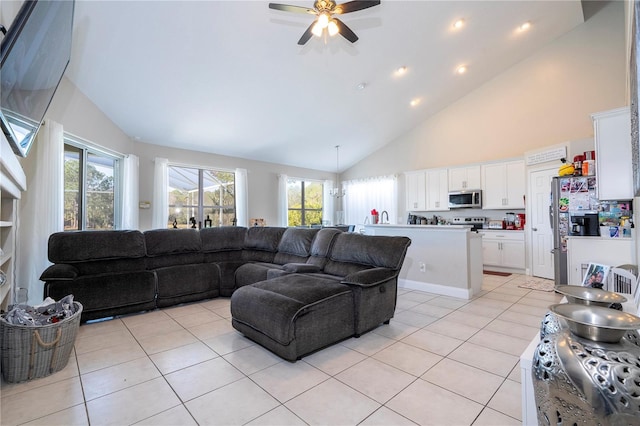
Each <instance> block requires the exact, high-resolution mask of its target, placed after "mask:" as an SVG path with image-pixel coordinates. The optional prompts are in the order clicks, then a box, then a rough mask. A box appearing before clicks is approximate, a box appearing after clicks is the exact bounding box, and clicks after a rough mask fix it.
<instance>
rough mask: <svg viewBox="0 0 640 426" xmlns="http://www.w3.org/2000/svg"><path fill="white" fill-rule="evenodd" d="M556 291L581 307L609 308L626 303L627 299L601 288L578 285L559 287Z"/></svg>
mask: <svg viewBox="0 0 640 426" xmlns="http://www.w3.org/2000/svg"><path fill="white" fill-rule="evenodd" d="M555 290H556V291H557V292H558V293H561V294H564V295H565V296H566V297H567V300H568V301H569V303H577V304H580V305H596V306H604V307H609V306H610V305H611V304H613V303H624V302H626V301H627V299H626V297H624V296H621V295H619V294H618V293H612V292H610V291H605V290H602V289H599V288H590V287H582V286H578V285H557V286H556V287H555Z"/></svg>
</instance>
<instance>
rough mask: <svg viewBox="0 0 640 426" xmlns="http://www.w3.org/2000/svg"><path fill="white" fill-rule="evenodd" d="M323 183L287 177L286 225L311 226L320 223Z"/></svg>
mask: <svg viewBox="0 0 640 426" xmlns="http://www.w3.org/2000/svg"><path fill="white" fill-rule="evenodd" d="M323 195H324V185H323V183H322V182H318V181H313V180H303V179H296V178H288V179H287V210H288V215H287V226H311V225H320V224H321V223H322V204H323Z"/></svg>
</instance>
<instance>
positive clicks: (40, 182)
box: [16, 119, 64, 304]
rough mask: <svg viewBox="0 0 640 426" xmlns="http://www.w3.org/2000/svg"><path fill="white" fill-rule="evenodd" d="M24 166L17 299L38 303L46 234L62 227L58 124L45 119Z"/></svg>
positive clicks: (60, 133) (61, 157)
mask: <svg viewBox="0 0 640 426" xmlns="http://www.w3.org/2000/svg"><path fill="white" fill-rule="evenodd" d="M34 159H35V161H33V160H34ZM23 166H24V168H25V174H26V175H27V191H26V192H25V193H24V194H23V198H22V199H21V200H20V207H19V210H18V220H17V222H18V225H17V233H18V234H17V235H19V239H18V243H17V247H16V252H17V253H16V283H17V288H16V296H17V297H16V299H17V300H16V301H17V302H27V303H29V304H38V303H40V302H42V299H43V287H42V285H43V284H42V282H41V281H40V280H39V278H40V275H41V274H42V272H43V271H44V270H45V269H46V268H47V267H48V266H49V265H51V262H49V261H48V257H47V249H48V239H49V235H51V234H53V233H54V232H59V231H62V230H63V229H64V195H63V194H64V193H63V188H64V134H63V129H62V125H61V124H59V123H56V122H55V121H51V120H49V119H47V120H46V122H45V124H44V125H43V126H42V128H40V130H39V131H38V136H37V138H36V143H35V144H34V147H33V148H32V151H31V153H30V155H29V157H28V158H27V160H26V161H25V162H24V163H23ZM25 292H26V293H27V294H24V293H25Z"/></svg>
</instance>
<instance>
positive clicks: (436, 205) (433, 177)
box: [426, 169, 449, 211]
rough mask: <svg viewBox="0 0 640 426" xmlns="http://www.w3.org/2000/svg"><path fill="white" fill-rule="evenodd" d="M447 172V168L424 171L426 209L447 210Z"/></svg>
mask: <svg viewBox="0 0 640 426" xmlns="http://www.w3.org/2000/svg"><path fill="white" fill-rule="evenodd" d="M448 179H449V174H448V172H447V169H431V170H427V171H426V183H427V208H426V210H427V211H443V210H449V181H448Z"/></svg>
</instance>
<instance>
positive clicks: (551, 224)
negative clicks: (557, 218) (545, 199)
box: [549, 205, 553, 230]
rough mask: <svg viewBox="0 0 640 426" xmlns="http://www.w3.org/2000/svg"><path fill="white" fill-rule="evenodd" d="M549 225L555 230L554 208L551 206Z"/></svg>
mask: <svg viewBox="0 0 640 426" xmlns="http://www.w3.org/2000/svg"><path fill="white" fill-rule="evenodd" d="M549 225H550V226H551V230H553V206H552V205H550V206H549Z"/></svg>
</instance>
